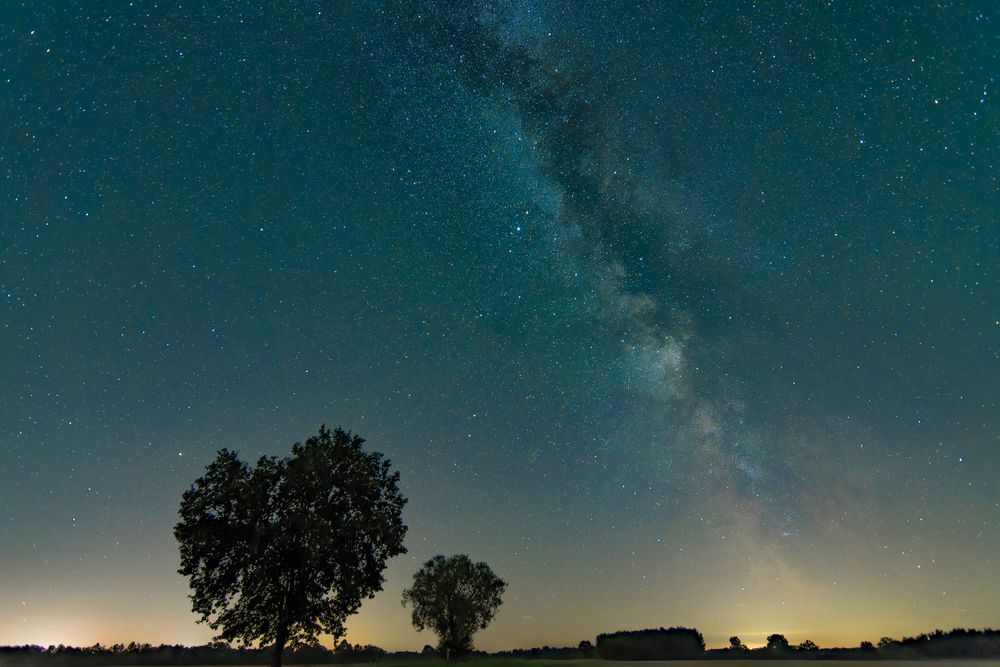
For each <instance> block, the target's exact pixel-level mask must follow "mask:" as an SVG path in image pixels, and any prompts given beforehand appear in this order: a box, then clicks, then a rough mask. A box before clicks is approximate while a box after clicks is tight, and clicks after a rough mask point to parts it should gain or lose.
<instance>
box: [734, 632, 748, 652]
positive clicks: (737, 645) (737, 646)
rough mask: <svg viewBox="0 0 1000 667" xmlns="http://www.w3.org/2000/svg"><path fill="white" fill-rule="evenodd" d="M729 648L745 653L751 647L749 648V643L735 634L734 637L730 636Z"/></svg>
mask: <svg viewBox="0 0 1000 667" xmlns="http://www.w3.org/2000/svg"><path fill="white" fill-rule="evenodd" d="M729 650H730V651H739V652H741V653H745V652H746V651H749V650H750V649H748V648H747V645H746V644H744V643H743V640H741V639H740V638H739V637H737V636H736V635H733V636H732V637H730V638H729Z"/></svg>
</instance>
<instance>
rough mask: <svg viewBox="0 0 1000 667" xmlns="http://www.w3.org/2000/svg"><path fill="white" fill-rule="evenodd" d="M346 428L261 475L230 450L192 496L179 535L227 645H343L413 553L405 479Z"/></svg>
mask: <svg viewBox="0 0 1000 667" xmlns="http://www.w3.org/2000/svg"><path fill="white" fill-rule="evenodd" d="M363 443H364V440H363V439H362V438H360V437H358V436H357V435H351V434H350V433H348V432H345V431H343V430H342V429H340V428H337V429H336V430H335V431H332V432H331V431H330V430H329V429H327V428H326V427H325V426H321V427H320V430H319V434H318V435H315V436H313V437H311V438H309V439H308V440H306V441H305V443H304V444H302V443H295V444H294V445H292V454H291V456H289V457H286V458H283V459H278V458H276V457H273V456H264V457H261V458H260V459H259V460H258V461H257V465H256V466H254V467H252V468H251V467H250V466H248V465H247V464H246V463H244V462H243V461H241V460H240V458H239V457H238V456H237V454H236V453H235V452H232V451H229V450H227V449H223V450H221V451H220V452H219V453H218V455H217V456H216V458H215V460H214V461H212V462H211V463H210V464H209V465H208V468H207V469H206V471H205V474H204V475H203V476H201V477H199V478H198V479H196V480H195V482H194V484H193V485H192V486H191V488H190V489H188V490H187V491H185V492H184V495H183V498H182V500H181V506H180V512H179V513H180V521H179V522H178V523H177V525H176V526H175V527H174V536H175V537H176V538H177V541H178V543H179V546H180V556H181V567H180V570H178V571H179V572H180V573H181V574H182V575H185V576H187V577H189V578H190V584H191V588H192V594H191V596H190V597H191V602H192V608H193V610H194V612H195V613H197V614H200V615H201V619H200V622H205V623H208V625H209V626H210V627H211V628H212V629H214V630H219V631H220V632H219V634H218V636H217V639H221V640H225V641H230V642H232V641H235V642H239V643H241V644H251V643H253V642H255V641H259V642H260V643H261V645H264V644H265V643H273V644H274V655H273V660H272V664H274V665H280V664H281V653H282V650H283V649H284V647H285V646H286V645H289V646H301V645H307V644H313V643H315V642H316V639H317V636H318V635H319V634H320V633H321V632H323V633H328V634H331V635H333V636H334V637H335V638H339V637H341V636H343V634H344V622H345V620H346V619H347V617H348V616H350V615H351V614H353V613H355V612H356V611H357V610H358V607H359V606H360V605H361V601H362V600H363V599H365V598H370V597H373V596H374V594H375V593H376V592H378V591H380V590H382V583H383V581H384V578H383V577H382V571H383V570H384V569H385V566H386V561H387V560H388V559H389V558H392V557H393V556H396V555H399V554H402V553H405V552H406V549H405V548H404V547H403V537H404V535H405V534H406V526H405V525H404V524H403V521H402V509H403V505H404V504H405V503H406V498H404V497H403V495H402V494H401V493H400V491H399V488H398V482H399V473H398V472H394V471H392V469H391V465H390V462H389V461H388V460H385V459H383V457H382V455H381V454H379V453H378V452H365V451H364V450H363V449H362V444H363Z"/></svg>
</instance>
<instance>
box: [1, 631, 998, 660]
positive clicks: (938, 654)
mask: <svg viewBox="0 0 1000 667" xmlns="http://www.w3.org/2000/svg"><path fill="white" fill-rule="evenodd" d="M269 648H270V647H267V646H264V647H261V648H233V647H231V646H229V645H227V644H224V643H222V642H215V643H211V644H207V645H205V646H180V645H176V646H175V645H167V644H161V645H159V646H150V645H149V644H136V643H134V642H133V643H131V644H128V645H125V644H115V645H113V646H102V645H100V644H95V645H94V646H88V647H85V648H78V647H73V646H63V645H61V644H60V645H59V646H49V647H42V646H29V645H25V646H5V647H0V664H2V665H4V666H5V667H7V666H10V667H14V666H17V665H48V666H52V667H61V666H63V665H65V666H66V667H76V666H81V667H91V666H93V667H98V666H100V667H105V666H109V667H111V666H117V665H121V666H125V665H140V666H141V665H151V666H153V665H259V664H266V663H267V662H268V659H269V656H270V653H269ZM438 656H439V654H438V652H437V650H436V649H434V648H433V647H432V646H425V647H424V649H423V651H421V652H420V653H417V652H414V651H398V652H395V653H389V652H387V651H385V650H383V649H381V648H379V647H377V646H372V645H368V646H362V645H360V644H358V645H351V644H350V643H348V642H346V641H344V642H341V643H340V644H338V645H337V647H336V648H334V649H332V650H331V649H327V648H325V647H322V646H308V647H304V648H297V649H289V650H287V651H286V652H285V656H284V662H285V663H287V664H299V665H303V664H314V665H315V664H349V663H354V664H357V663H372V662H383V661H388V662H395V661H405V662H415V661H419V659H421V658H426V659H427V660H428V661H429V662H430V661H432V660H433V661H437V660H438V659H439V657H438ZM482 657H493V658H505V657H506V658H516V659H532V658H544V659H549V660H552V659H556V660H574V659H585V658H603V659H605V660H924V659H937V658H1000V630H990V629H987V630H963V629H955V630H952V631H950V632H944V631H942V630H935V631H934V632H931V633H925V634H921V635H917V636H916V637H903V638H902V639H892V638H890V637H883V638H882V639H880V640H879V641H878V643H877V644H873V643H871V642H862V643H861V645H860V646H857V647H853V648H820V647H819V646H817V645H816V644H815V643H813V642H811V641H809V640H806V641H804V642H802V643H801V644H798V645H792V644H790V643H789V642H788V641H787V640H786V639H785V637H784V636H783V635H780V634H774V635H771V636H770V637H768V643H767V646H765V647H762V648H756V649H750V648H747V647H746V646H745V645H743V643H742V642H741V641H740V639H739V637H732V638H730V645H729V647H727V648H721V649H706V648H705V641H704V639H703V637H702V635H701V633H700V632H698V631H697V630H695V629H692V628H655V629H648V630H636V631H621V632H614V633H608V634H601V635H598V637H597V641H596V643H591V642H590V641H587V640H584V641H582V642H580V643H579V645H577V646H575V647H564V648H556V647H551V646H543V647H541V648H532V649H514V650H512V651H499V652H496V653H484V652H482V651H475V652H473V654H472V656H471V658H470V659H471V660H475V659H476V658H482Z"/></svg>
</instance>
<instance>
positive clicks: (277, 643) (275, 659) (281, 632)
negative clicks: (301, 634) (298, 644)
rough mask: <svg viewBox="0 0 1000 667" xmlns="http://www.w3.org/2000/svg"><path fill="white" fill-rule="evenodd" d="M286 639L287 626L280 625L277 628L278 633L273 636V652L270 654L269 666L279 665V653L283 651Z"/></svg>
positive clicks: (275, 666)
mask: <svg viewBox="0 0 1000 667" xmlns="http://www.w3.org/2000/svg"><path fill="white" fill-rule="evenodd" d="M287 641H288V626H285V625H282V626H281V627H280V628H278V635H277V636H276V637H275V638H274V653H273V654H272V655H271V667H281V654H282V653H284V652H285V643H286V642H287Z"/></svg>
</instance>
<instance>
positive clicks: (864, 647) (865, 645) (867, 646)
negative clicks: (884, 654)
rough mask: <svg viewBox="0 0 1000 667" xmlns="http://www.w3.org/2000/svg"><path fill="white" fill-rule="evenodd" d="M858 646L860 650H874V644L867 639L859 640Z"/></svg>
mask: <svg viewBox="0 0 1000 667" xmlns="http://www.w3.org/2000/svg"><path fill="white" fill-rule="evenodd" d="M858 648H859V649H861V650H862V651H874V650H875V644H872V643H871V642H869V641H864V642H861V645H860V646H858Z"/></svg>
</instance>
